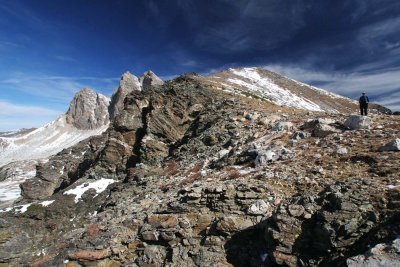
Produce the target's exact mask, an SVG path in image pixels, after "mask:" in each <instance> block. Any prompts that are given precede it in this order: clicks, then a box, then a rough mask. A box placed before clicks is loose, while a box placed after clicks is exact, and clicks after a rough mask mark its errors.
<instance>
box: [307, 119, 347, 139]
mask: <svg viewBox="0 0 400 267" xmlns="http://www.w3.org/2000/svg"><path fill="white" fill-rule="evenodd" d="M300 129H301V130H304V131H308V132H310V133H311V134H312V136H314V137H320V138H324V137H326V136H328V135H331V134H334V133H340V132H341V130H340V129H338V128H337V127H336V125H335V121H334V120H332V119H328V118H318V119H315V120H309V121H307V122H306V123H304V124H303V125H302V126H300Z"/></svg>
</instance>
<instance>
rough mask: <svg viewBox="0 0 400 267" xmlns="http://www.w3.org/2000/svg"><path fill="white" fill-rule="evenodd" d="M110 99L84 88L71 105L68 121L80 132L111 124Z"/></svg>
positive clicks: (67, 116) (67, 114)
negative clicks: (109, 113)
mask: <svg viewBox="0 0 400 267" xmlns="http://www.w3.org/2000/svg"><path fill="white" fill-rule="evenodd" d="M109 102H110V99H108V98H107V97H105V96H103V95H102V94H99V93H96V92H95V91H93V90H91V89H88V88H84V89H82V90H81V91H79V92H78V93H77V94H76V95H75V96H74V99H73V100H72V101H71V103H70V105H69V109H68V111H67V113H66V121H67V123H70V124H72V125H74V126H75V127H76V128H78V129H80V130H92V129H96V128H100V127H102V126H104V125H107V124H108V123H109V115H108V105H109Z"/></svg>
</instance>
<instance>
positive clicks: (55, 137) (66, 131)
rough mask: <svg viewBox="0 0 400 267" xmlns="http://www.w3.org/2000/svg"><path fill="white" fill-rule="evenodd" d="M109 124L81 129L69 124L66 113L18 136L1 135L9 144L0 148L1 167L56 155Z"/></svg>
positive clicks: (103, 129) (100, 131) (97, 133)
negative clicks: (5, 136)
mask: <svg viewBox="0 0 400 267" xmlns="http://www.w3.org/2000/svg"><path fill="white" fill-rule="evenodd" d="M107 128H108V125H105V126H103V127H100V128H98V129H95V130H79V129H77V128H75V127H74V126H72V125H70V124H67V123H66V119H65V115H61V116H60V117H59V118H58V119H57V120H55V121H53V122H51V123H48V124H47V125H45V126H43V127H41V128H38V129H36V130H35V131H32V132H30V133H28V134H27V135H24V136H22V137H18V138H4V137H0V139H1V141H3V142H7V143H8V144H9V145H8V146H7V147H5V148H3V149H0V167H1V166H3V165H5V164H7V163H9V162H13V161H20V160H29V159H41V158H47V157H49V156H51V155H55V154H57V153H58V152H60V151H61V150H63V149H65V148H68V147H71V146H73V145H75V144H77V143H79V142H80V141H82V140H84V139H86V138H88V137H91V136H94V135H100V134H101V133H103V132H104V131H105V130H107Z"/></svg>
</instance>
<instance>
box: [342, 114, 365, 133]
mask: <svg viewBox="0 0 400 267" xmlns="http://www.w3.org/2000/svg"><path fill="white" fill-rule="evenodd" d="M371 125H372V119H371V118H370V117H368V116H360V115H351V116H350V117H348V118H347V120H346V121H345V122H344V126H345V127H347V128H348V129H349V130H361V129H369V128H370V127H371Z"/></svg>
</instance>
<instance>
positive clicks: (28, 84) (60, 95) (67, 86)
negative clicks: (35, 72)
mask: <svg viewBox="0 0 400 267" xmlns="http://www.w3.org/2000/svg"><path fill="white" fill-rule="evenodd" d="M117 82H118V78H98V77H64V76H28V75H24V74H21V73H16V74H13V75H11V76H10V77H9V78H7V79H4V80H1V81H0V88H1V89H2V90H18V91H20V92H24V93H26V94H29V95H33V96H38V97H42V98H43V101H52V102H57V103H62V104H67V103H69V102H70V101H71V100H72V97H73V96H74V94H75V93H76V92H78V91H79V90H80V89H82V88H84V87H93V86H96V87H95V88H94V89H95V90H99V89H100V88H98V87H97V86H99V85H100V86H105V85H107V86H108V87H111V86H110V85H112V87H114V86H116V85H117ZM100 91H104V90H100ZM111 91H112V90H110V92H109V93H111Z"/></svg>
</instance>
